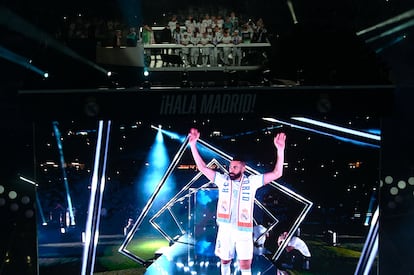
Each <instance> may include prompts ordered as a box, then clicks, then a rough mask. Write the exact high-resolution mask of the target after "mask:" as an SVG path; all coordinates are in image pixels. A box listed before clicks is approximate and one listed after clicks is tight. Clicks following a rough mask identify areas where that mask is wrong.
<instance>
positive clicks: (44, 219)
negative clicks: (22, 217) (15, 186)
mask: <svg viewBox="0 0 414 275" xmlns="http://www.w3.org/2000/svg"><path fill="white" fill-rule="evenodd" d="M19 179H21V180H22V181H25V182H27V183H30V184H32V185H33V186H34V187H35V188H36V187H38V186H39V184H37V182H35V181H33V180H30V179H28V178H25V177H23V176H19ZM35 196H36V204H37V207H38V209H39V211H37V212H38V213H39V214H40V217H41V219H42V224H46V218H45V214H44V213H43V207H42V204H41V203H40V199H39V194H38V193H37V190H35Z"/></svg>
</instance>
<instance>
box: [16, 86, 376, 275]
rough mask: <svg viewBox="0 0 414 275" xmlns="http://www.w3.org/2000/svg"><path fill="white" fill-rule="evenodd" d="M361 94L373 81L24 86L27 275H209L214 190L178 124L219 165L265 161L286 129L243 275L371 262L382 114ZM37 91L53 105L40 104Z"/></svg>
mask: <svg viewBox="0 0 414 275" xmlns="http://www.w3.org/2000/svg"><path fill="white" fill-rule="evenodd" d="M373 92H375V93H377V95H378V94H381V93H382V92H383V91H382V90H381V89H380V88H352V89H339V88H305V87H301V88H300V89H297V88H275V87H273V88H246V89H243V88H237V89H236V88H234V89H232V88H225V89H216V88H214V89H213V88H212V89H207V88H205V89H202V88H201V89H190V88H188V89H167V88H166V89H159V90H157V89H137V90H124V91H111V90H106V91H99V90H88V91H81V92H79V91H54V92H48V93H43V92H42V91H25V92H23V93H22V94H21V95H22V101H23V106H26V111H27V112H29V113H32V114H33V113H34V114H36V115H35V116H34V120H35V123H34V131H33V133H34V143H35V147H34V148H35V157H36V163H37V165H36V169H37V171H36V174H37V182H38V184H39V186H38V188H37V199H38V200H37V205H38V207H37V221H38V226H37V230H38V264H39V271H40V274H42V273H44V274H47V273H48V272H52V271H56V270H59V269H61V268H62V267H65V268H68V270H69V269H73V270H74V271H75V272H79V271H81V270H82V271H83V272H85V271H86V272H87V271H91V270H93V271H94V272H104V271H113V272H115V271H116V270H123V269H137V272H142V273H145V274H155V273H156V272H159V270H164V271H166V272H169V273H168V274H184V273H186V272H189V271H194V272H197V274H213V273H214V272H216V273H217V274H218V273H219V270H220V267H219V264H218V263H219V258H217V257H216V256H215V255H214V246H215V237H216V233H217V223H216V205H217V194H218V193H217V188H216V186H215V185H214V184H213V183H211V182H209V180H208V179H207V178H206V177H205V176H204V175H202V174H201V173H200V172H199V170H198V169H197V167H196V165H195V162H194V160H193V158H192V155H191V152H190V148H189V146H188V133H189V131H190V129H191V128H196V129H198V130H199V131H200V133H201V136H200V140H199V142H198V148H199V150H200V154H201V155H202V157H203V159H204V160H205V162H206V163H207V164H208V165H209V166H210V167H211V168H213V169H216V170H217V171H219V172H222V173H228V165H229V161H230V160H231V159H232V158H233V157H234V156H235V155H241V156H243V157H244V158H245V160H246V165H247V169H246V173H247V174H258V173H264V172H267V171H270V170H272V169H273V167H274V164H275V161H276V149H275V146H274V144H273V137H274V136H275V135H276V134H277V133H280V132H283V133H285V134H286V146H285V161H284V165H283V166H284V168H283V175H282V177H281V178H280V179H278V180H276V181H274V182H272V183H270V184H268V185H266V186H263V187H261V188H259V189H258V191H257V193H256V197H255V206H254V227H255V234H254V240H255V243H254V256H253V264H252V272H253V274H258V272H260V274H275V272H276V271H277V270H279V271H280V270H281V271H295V272H297V273H295V274H301V273H306V274H352V273H353V272H355V271H357V270H361V269H364V268H367V267H368V269H371V272H372V273H375V272H376V271H377V269H378V263H377V258H376V252H377V250H376V234H377V232H375V228H376V224H377V215H378V188H379V184H380V175H379V174H380V150H381V146H380V145H381V127H380V126H381V116H380V115H379V112H378V110H377V107H376V106H374V105H373V104H371V105H369V104H366V103H367V102H368V101H369V100H370V98H371V94H372V93H373ZM46 96H47V97H48V98H49V100H50V101H49V102H54V104H49V105H48V106H47V107H45V106H44V105H43V106H42V104H40V102H42V98H43V97H46ZM344 105H345V106H347V107H340V106H344ZM342 108H344V109H342ZM379 108H381V107H379ZM256 229H257V232H259V233H257V232H256ZM95 240H96V241H95ZM372 253H373V254H374V256H371V254H372ZM237 268H238V266H237V264H236V265H235V266H232V269H237Z"/></svg>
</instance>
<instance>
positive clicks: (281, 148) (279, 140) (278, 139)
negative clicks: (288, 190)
mask: <svg viewBox="0 0 414 275" xmlns="http://www.w3.org/2000/svg"><path fill="white" fill-rule="evenodd" d="M285 141H286V135H285V133H278V134H277V135H276V136H275V137H274V139H273V143H274V145H275V147H276V150H277V153H276V163H275V167H274V168H273V171H270V172H267V173H265V174H264V175H263V181H264V184H268V183H269V182H271V181H274V180H277V179H278V178H280V177H281V176H282V175H283V163H284V161H285Z"/></svg>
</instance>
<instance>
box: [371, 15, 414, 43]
mask: <svg viewBox="0 0 414 275" xmlns="http://www.w3.org/2000/svg"><path fill="white" fill-rule="evenodd" d="M412 26H414V19H411V20H409V21H408V22H405V23H403V24H401V25H399V26H397V27H394V28H392V29H389V30H388V31H385V32H382V33H380V34H378V35H376V36H374V37H372V38H369V39H366V40H365V42H367V43H371V42H374V41H376V40H378V39H381V38H384V37H386V36H389V35H391V34H394V33H396V32H400V31H402V30H405V29H407V28H410V27H412Z"/></svg>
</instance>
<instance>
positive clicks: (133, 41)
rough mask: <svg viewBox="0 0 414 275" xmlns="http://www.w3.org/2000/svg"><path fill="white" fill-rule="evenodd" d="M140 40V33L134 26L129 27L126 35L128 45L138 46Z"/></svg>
mask: <svg viewBox="0 0 414 275" xmlns="http://www.w3.org/2000/svg"><path fill="white" fill-rule="evenodd" d="M137 42H138V34H137V32H136V31H135V28H134V27H131V28H129V32H128V34H127V36H126V45H127V46H129V47H136V46H137Z"/></svg>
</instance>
